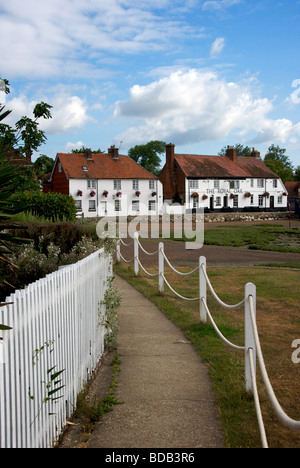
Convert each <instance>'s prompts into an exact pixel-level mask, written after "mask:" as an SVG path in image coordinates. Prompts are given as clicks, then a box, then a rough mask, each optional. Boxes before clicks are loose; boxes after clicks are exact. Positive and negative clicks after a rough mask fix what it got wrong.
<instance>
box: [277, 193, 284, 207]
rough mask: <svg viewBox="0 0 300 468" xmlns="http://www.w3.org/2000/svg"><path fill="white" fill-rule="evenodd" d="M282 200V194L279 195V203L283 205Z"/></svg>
mask: <svg viewBox="0 0 300 468" xmlns="http://www.w3.org/2000/svg"><path fill="white" fill-rule="evenodd" d="M282 200H283V198H282V195H279V197H278V200H277V202H278V205H282Z"/></svg>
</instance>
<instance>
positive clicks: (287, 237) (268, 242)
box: [174, 224, 300, 253]
mask: <svg viewBox="0 0 300 468" xmlns="http://www.w3.org/2000/svg"><path fill="white" fill-rule="evenodd" d="M174 240H178V241H179V240H182V241H187V240H188V239H186V238H185V237H184V236H183V238H182V239H174ZM204 243H205V244H206V245H218V246H227V247H245V248H248V249H253V250H269V251H275V252H293V253H300V230H299V229H297V228H296V229H286V228H285V227H280V226H270V225H268V226H266V225H264V224H251V225H247V226H245V225H238V224H236V225H226V226H218V227H217V228H209V229H205V232H204Z"/></svg>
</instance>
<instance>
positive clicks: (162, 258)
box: [158, 242, 165, 293]
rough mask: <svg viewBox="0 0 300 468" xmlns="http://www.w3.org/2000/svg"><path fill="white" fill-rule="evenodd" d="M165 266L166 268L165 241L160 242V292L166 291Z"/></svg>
mask: <svg viewBox="0 0 300 468" xmlns="http://www.w3.org/2000/svg"><path fill="white" fill-rule="evenodd" d="M164 268H165V259H164V244H163V242H160V243H159V250H158V270H159V275H158V289H159V292H160V293H163V292H164V278H163V275H164Z"/></svg>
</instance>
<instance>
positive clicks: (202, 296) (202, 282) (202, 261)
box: [199, 257, 207, 323]
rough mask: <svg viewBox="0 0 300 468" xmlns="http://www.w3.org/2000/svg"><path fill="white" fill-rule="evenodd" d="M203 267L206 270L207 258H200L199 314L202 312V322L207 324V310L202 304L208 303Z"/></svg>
mask: <svg viewBox="0 0 300 468" xmlns="http://www.w3.org/2000/svg"><path fill="white" fill-rule="evenodd" d="M202 265H203V266H204V268H205V269H206V257H200V258H199V300H200V304H199V312H200V322H201V323H207V313H206V309H205V307H204V305H203V303H202V299H204V300H205V302H206V296H207V287H206V278H205V275H204V271H203V270H202Z"/></svg>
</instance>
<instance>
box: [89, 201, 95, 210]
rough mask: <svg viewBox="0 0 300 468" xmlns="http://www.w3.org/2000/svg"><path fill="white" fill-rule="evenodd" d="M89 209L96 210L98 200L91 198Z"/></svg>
mask: <svg viewBox="0 0 300 468" xmlns="http://www.w3.org/2000/svg"><path fill="white" fill-rule="evenodd" d="M89 211H96V200H89Z"/></svg>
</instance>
